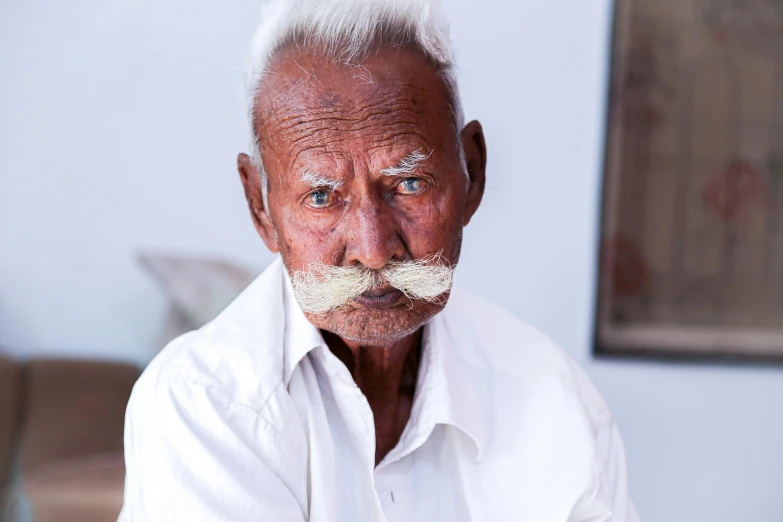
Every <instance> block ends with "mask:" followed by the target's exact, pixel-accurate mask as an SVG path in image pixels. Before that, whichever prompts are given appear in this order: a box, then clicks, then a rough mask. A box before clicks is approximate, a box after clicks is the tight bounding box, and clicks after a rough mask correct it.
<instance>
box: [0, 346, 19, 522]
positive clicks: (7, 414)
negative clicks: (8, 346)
mask: <svg viewBox="0 0 783 522" xmlns="http://www.w3.org/2000/svg"><path fill="white" fill-rule="evenodd" d="M20 373H21V372H20V368H19V365H18V364H16V363H15V362H14V361H12V360H11V359H8V358H5V357H0V507H2V506H5V505H6V503H7V501H8V498H7V496H8V493H7V492H8V491H9V489H8V485H9V483H10V479H11V460H12V455H13V447H14V442H15V440H16V431H17V427H18V426H19V409H20V408H19V406H20V404H19V402H20V393H21V389H20ZM2 516H3V512H2V511H0V519H2Z"/></svg>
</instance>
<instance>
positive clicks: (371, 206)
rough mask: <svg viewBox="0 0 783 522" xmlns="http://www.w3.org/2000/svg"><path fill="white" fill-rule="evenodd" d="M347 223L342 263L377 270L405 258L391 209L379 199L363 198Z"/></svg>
mask: <svg viewBox="0 0 783 522" xmlns="http://www.w3.org/2000/svg"><path fill="white" fill-rule="evenodd" d="M353 210H354V216H353V219H351V220H348V222H347V223H346V225H347V226H348V232H347V240H346V245H345V261H346V262H347V263H348V264H356V263H357V262H358V263H361V264H362V265H364V266H366V267H367V268H371V269H373V270H379V269H381V268H383V267H384V266H386V265H387V264H388V263H389V262H390V261H398V260H400V259H402V258H403V257H404V256H405V245H404V244H403V242H402V238H401V237H400V229H399V226H398V225H399V224H398V222H397V218H396V216H395V215H394V209H393V208H392V207H391V206H390V205H389V204H388V203H386V202H385V201H384V200H383V198H382V197H381V196H379V195H375V194H373V195H367V196H366V197H364V198H362V201H361V202H359V204H358V205H357V206H356V208H355V209H353Z"/></svg>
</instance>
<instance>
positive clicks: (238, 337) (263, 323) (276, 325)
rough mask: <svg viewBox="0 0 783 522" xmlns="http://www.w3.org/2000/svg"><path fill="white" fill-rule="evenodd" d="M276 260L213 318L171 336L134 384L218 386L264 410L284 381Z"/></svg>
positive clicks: (147, 387) (151, 390) (143, 387)
mask: <svg viewBox="0 0 783 522" xmlns="http://www.w3.org/2000/svg"><path fill="white" fill-rule="evenodd" d="M278 271H279V270H278V267H276V266H275V265H274V264H273V265H272V266H270V267H269V268H268V269H267V270H265V271H264V273H263V274H262V275H261V276H259V277H258V279H256V280H255V281H254V282H253V283H251V285H250V286H249V287H248V288H247V289H246V290H245V291H244V292H243V293H242V294H241V295H240V296H239V297H238V298H237V299H236V300H235V301H234V302H233V303H231V304H230V305H229V306H228V307H227V308H226V309H225V310H224V311H223V312H222V313H221V314H220V315H218V316H217V317H216V318H215V319H214V320H213V321H211V322H210V323H208V324H207V325H205V326H203V327H202V328H200V329H199V330H195V331H192V332H189V333H187V334H184V335H182V336H180V337H178V338H177V339H175V340H173V341H171V342H170V343H169V344H168V345H167V346H166V347H165V348H164V349H163V350H161V352H160V353H159V354H158V355H157V356H156V357H155V358H154V359H153V360H152V362H151V363H150V364H149V365H148V366H147V368H146V369H145V371H144V372H143V374H142V376H141V378H140V379H139V381H138V382H137V384H136V387H135V389H134V392H135V394H138V393H140V392H141V391H146V392H148V394H151V395H152V396H154V395H156V394H158V393H166V392H167V391H168V390H170V389H171V388H176V387H183V386H184V387H194V388H200V389H205V388H213V389H217V390H220V392H221V393H222V394H223V395H225V396H226V397H229V398H230V399H232V400H234V401H237V402H241V403H243V404H246V405H248V406H250V407H251V408H253V409H259V408H261V407H262V406H263V404H264V403H265V402H266V400H267V399H268V398H269V397H270V396H271V395H272V394H273V393H274V391H275V390H276V388H277V387H278V386H279V385H280V383H281V382H282V373H283V362H282V361H283V353H282V352H283V342H282V336H283V328H284V317H283V310H282V293H281V288H280V280H279V274H278V273H277V272H278Z"/></svg>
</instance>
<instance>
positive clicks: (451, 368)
mask: <svg viewBox="0 0 783 522" xmlns="http://www.w3.org/2000/svg"><path fill="white" fill-rule="evenodd" d="M452 319H453V318H452V317H450V314H449V307H448V306H447V307H446V310H444V311H443V312H441V313H440V314H438V315H436V316H435V317H434V318H432V320H430V322H429V323H428V324H427V326H426V327H425V330H424V335H423V340H422V342H423V345H422V348H423V350H422V366H421V368H420V375H419V383H418V387H417V390H416V398H415V400H414V405H413V410H412V411H411V421H410V422H409V424H410V425H411V427H412V429H411V430H410V433H405V434H403V437H404V438H405V439H406V440H404V441H401V442H403V443H404V445H405V446H412V448H411V450H412V449H415V447H417V446H418V445H420V444H422V443H423V442H424V439H426V437H428V436H429V433H430V432H431V431H432V429H433V428H434V427H435V426H436V425H437V424H446V425H449V426H454V427H455V428H457V429H459V430H460V431H462V432H463V433H465V434H466V435H467V436H468V437H469V438H470V439H471V440H472V441H473V443H474V444H475V446H476V460H478V459H480V458H481V453H482V450H483V448H484V444H485V441H486V437H487V426H488V419H487V418H486V415H487V413H486V412H487V411H488V408H485V407H483V406H482V404H483V401H484V400H488V399H489V397H488V391H489V389H488V381H487V379H486V378H485V376H484V375H483V372H481V371H480V370H479V369H478V368H476V367H474V366H473V365H471V364H469V363H468V362H467V361H466V360H465V359H464V358H463V357H462V352H463V350H464V348H465V346H464V345H465V344H466V343H468V342H469V337H468V336H466V335H465V334H466V332H461V331H460V328H459V327H458V325H457V322H456V321H454V320H452ZM416 439H421V440H418V441H417V440H416ZM401 445H402V444H401Z"/></svg>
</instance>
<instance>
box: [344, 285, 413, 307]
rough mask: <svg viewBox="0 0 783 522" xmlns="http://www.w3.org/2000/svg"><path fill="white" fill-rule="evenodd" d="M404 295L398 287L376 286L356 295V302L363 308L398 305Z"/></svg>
mask: <svg viewBox="0 0 783 522" xmlns="http://www.w3.org/2000/svg"><path fill="white" fill-rule="evenodd" d="M402 295H403V294H402V292H400V291H399V290H397V289H396V288H374V289H372V290H368V291H366V292H364V293H363V294H361V295H360V296H358V297H355V298H354V302H355V303H356V304H358V305H359V306H361V307H362V308H389V307H391V306H394V305H396V304H397V302H398V301H399V300H400V298H401V297H402Z"/></svg>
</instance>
